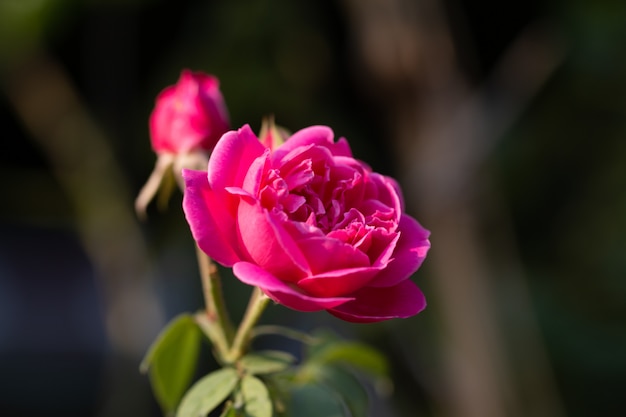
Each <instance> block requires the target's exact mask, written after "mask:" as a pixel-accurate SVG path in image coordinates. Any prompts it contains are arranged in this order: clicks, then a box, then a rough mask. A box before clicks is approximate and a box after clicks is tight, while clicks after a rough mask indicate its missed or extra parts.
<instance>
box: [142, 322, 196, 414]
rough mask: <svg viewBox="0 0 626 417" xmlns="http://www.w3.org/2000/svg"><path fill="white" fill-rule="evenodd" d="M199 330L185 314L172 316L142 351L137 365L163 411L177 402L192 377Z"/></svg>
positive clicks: (171, 408) (169, 408)
mask: <svg viewBox="0 0 626 417" xmlns="http://www.w3.org/2000/svg"><path fill="white" fill-rule="evenodd" d="M201 339H202V332H201V330H200V329H199V328H198V325H197V324H196V322H195V321H194V319H193V317H192V316H190V315H188V314H182V315H179V316H177V317H175V318H174V319H172V320H171V321H170V322H169V323H168V325H167V326H166V327H165V328H164V329H163V330H162V331H161V333H160V334H159V335H158V337H157V339H156V340H155V341H154V343H153V344H152V346H150V349H149V350H148V352H147V353H146V356H145V357H144V359H143V361H142V362H141V365H140V367H139V369H140V370H141V372H143V373H146V372H148V375H149V377H150V384H151V385H152V390H153V391H154V396H155V397H156V399H157V402H158V403H159V405H160V406H161V408H162V409H163V411H164V413H166V414H170V413H172V412H173V411H174V410H175V409H176V407H177V406H178V404H179V402H180V400H181V398H182V397H183V395H184V394H185V391H186V390H187V388H188V387H189V384H190V383H191V380H192V379H193V376H194V373H195V370H196V364H197V362H198V354H199V352H200V344H201Z"/></svg>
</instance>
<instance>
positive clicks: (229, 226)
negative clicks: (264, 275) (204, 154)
mask: <svg viewBox="0 0 626 417" xmlns="http://www.w3.org/2000/svg"><path fill="white" fill-rule="evenodd" d="M183 179H184V180H185V185H186V187H185V194H184V196H183V210H184V212H185V217H186V219H187V222H188V223H189V227H190V228H191V234H192V235H193V238H194V239H195V240H196V242H198V246H199V247H200V249H202V250H203V251H204V252H205V253H206V254H207V255H209V256H210V257H211V258H213V259H215V260H216V261H217V262H219V263H220V264H222V265H224V266H231V265H233V264H234V263H235V262H238V261H240V260H241V256H240V253H241V251H240V250H239V243H238V242H237V241H236V236H237V235H236V229H235V218H234V216H233V215H232V213H230V212H228V211H227V207H226V206H225V205H224V204H223V198H220V196H219V194H218V193H219V192H215V191H213V190H212V189H211V187H209V182H208V180H207V176H206V172H204V171H192V170H187V169H185V170H183Z"/></svg>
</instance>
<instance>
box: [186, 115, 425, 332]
mask: <svg viewBox="0 0 626 417" xmlns="http://www.w3.org/2000/svg"><path fill="white" fill-rule="evenodd" d="M268 146H269V147H266V146H264V145H263V144H262V143H261V142H259V140H258V139H257V137H256V136H255V135H254V133H253V132H252V131H251V130H250V127H249V126H247V125H246V126H244V127H242V128H241V129H239V130H238V131H231V132H228V133H226V134H225V135H224V136H222V138H221V139H220V140H219V142H218V143H217V145H216V146H215V149H214V151H213V154H212V155H211V157H210V159H209V164H208V172H204V171H193V170H185V171H184V172H183V178H184V180H185V184H186V189H185V195H184V200H183V208H184V211H185V215H186V218H187V221H188V222H189V225H190V226H191V231H192V234H193V236H194V239H195V240H196V241H197V242H198V245H199V246H200V248H201V249H202V250H203V251H204V252H206V254H207V255H209V256H210V257H212V258H213V259H215V260H216V261H217V262H219V263H221V264H222V265H224V266H232V267H233V272H234V274H235V276H236V277H237V278H239V279H240V280H241V281H243V282H244V283H246V284H249V285H253V286H257V287H260V288H261V289H262V290H263V291H264V292H265V294H267V295H268V296H269V297H270V298H272V299H273V300H274V301H276V302H278V303H280V304H283V305H285V306H287V307H290V308H292V309H294V310H299V311H318V310H327V311H328V312H329V313H331V314H333V315H335V316H337V317H339V318H341V319H343V320H347V321H351V322H358V323H368V322H375V321H381V320H387V319H391V318H403V317H409V316H412V315H415V314H417V313H419V312H420V311H421V310H423V309H424V307H425V306H426V301H425V298H424V295H423V294H422V292H421V291H420V289H419V288H418V287H417V286H416V285H415V284H414V283H413V282H412V281H411V280H410V279H409V278H410V276H411V275H412V274H413V273H414V272H415V271H416V270H417V269H418V268H419V266H420V265H421V263H422V261H423V260H424V258H425V257H426V253H427V252H428V249H429V247H430V242H429V240H428V236H429V232H428V231H427V230H426V229H424V228H423V227H422V226H420V224H419V223H418V222H417V221H416V220H415V219H413V218H412V217H410V216H408V215H407V214H405V213H404V208H403V200H402V196H401V194H400V189H399V187H398V185H397V183H396V182H395V181H394V180H393V179H391V178H389V177H385V176H383V175H380V174H377V173H375V172H372V171H371V169H370V168H369V167H368V166H367V165H365V164H364V163H363V162H360V161H358V160H356V159H354V158H353V157H352V153H351V150H350V147H349V145H348V143H347V141H346V140H345V139H343V138H342V139H340V140H339V141H338V142H334V141H333V132H332V130H331V129H330V128H328V127H325V126H312V127H309V128H306V129H303V130H300V131H299V132H296V133H295V134H293V135H292V136H291V137H290V138H289V139H288V140H287V141H286V142H285V143H284V144H282V145H278V146H276V145H272V144H271V143H268ZM273 146H276V147H274V148H272V147H273ZM207 174H208V175H207Z"/></svg>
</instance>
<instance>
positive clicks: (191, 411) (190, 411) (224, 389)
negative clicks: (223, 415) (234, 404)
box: [176, 368, 239, 417]
mask: <svg viewBox="0 0 626 417" xmlns="http://www.w3.org/2000/svg"><path fill="white" fill-rule="evenodd" d="M238 380H239V376H238V375H237V371H236V370H235V369H233V368H222V369H219V370H217V371H214V372H211V373H210V374H208V375H206V376H204V377H203V378H201V379H200V380H199V381H198V382H196V383H195V384H194V385H193V386H192V387H191V388H190V389H189V391H187V394H185V396H184V397H183V400H182V401H181V402H180V407H179V408H178V412H177V413H176V417H201V416H206V415H207V414H208V413H210V412H211V411H213V410H214V409H215V407H217V406H218V405H220V404H221V403H222V401H224V400H225V399H226V398H227V397H228V396H229V395H230V393H231V392H233V390H234V389H235V387H236V386H237V381H238Z"/></svg>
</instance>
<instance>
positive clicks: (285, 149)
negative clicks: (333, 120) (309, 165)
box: [273, 126, 352, 161]
mask: <svg viewBox="0 0 626 417" xmlns="http://www.w3.org/2000/svg"><path fill="white" fill-rule="evenodd" d="M333 138H334V133H333V130H332V129H331V128H330V127H328V126H310V127H306V128H304V129H301V130H299V131H297V132H296V133H294V134H293V135H291V137H289V139H287V141H286V142H285V143H283V144H282V145H281V146H280V147H279V148H278V149H276V150H275V151H274V159H273V160H274V161H279V160H280V159H281V158H282V157H283V156H285V155H286V154H288V153H289V152H291V151H292V150H294V149H296V148H298V147H300V146H308V145H319V146H324V147H326V148H328V149H329V150H330V151H331V153H332V154H333V155H340V156H350V157H351V156H352V151H351V150H350V146H349V145H348V142H347V141H346V140H345V139H343V138H341V139H340V140H339V141H337V142H334V141H333Z"/></svg>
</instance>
